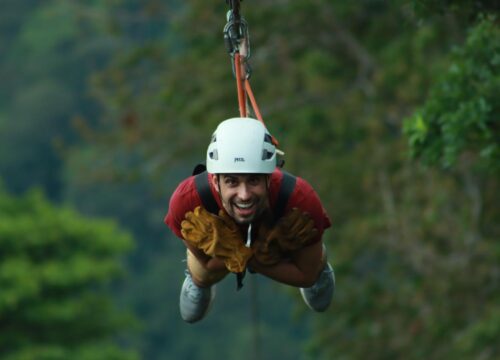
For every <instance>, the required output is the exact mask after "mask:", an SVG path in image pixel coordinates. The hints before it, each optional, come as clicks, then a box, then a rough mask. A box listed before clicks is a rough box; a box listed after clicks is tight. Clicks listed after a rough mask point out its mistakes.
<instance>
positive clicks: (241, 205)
mask: <svg viewBox="0 0 500 360" xmlns="http://www.w3.org/2000/svg"><path fill="white" fill-rule="evenodd" d="M236 206H237V207H239V208H241V209H248V208H251V207H252V206H253V203H249V204H236Z"/></svg>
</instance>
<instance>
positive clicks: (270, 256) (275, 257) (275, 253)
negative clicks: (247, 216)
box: [252, 223, 282, 265]
mask: <svg viewBox="0 0 500 360" xmlns="http://www.w3.org/2000/svg"><path fill="white" fill-rule="evenodd" d="M270 231H271V229H270V227H269V225H268V224H266V223H262V224H260V225H259V230H258V232H257V237H256V238H255V241H254V242H253V243H252V249H253V255H254V257H255V259H256V260H257V261H258V262H259V263H261V264H262V265H274V264H277V263H278V262H279V261H280V260H281V258H282V253H281V249H280V247H279V244H278V242H276V241H272V240H273V239H270V238H269V237H268V236H269V232H270Z"/></svg>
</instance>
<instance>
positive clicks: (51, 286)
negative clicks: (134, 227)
mask: <svg viewBox="0 0 500 360" xmlns="http://www.w3.org/2000/svg"><path fill="white" fill-rule="evenodd" d="M130 245H131V239H130V237H129V235H127V234H125V233H123V232H121V231H119V230H118V229H117V227H116V225H115V224H114V223H112V222H110V221H103V220H91V219H84V218H82V217H81V216H80V215H78V214H77V213H76V212H74V211H72V210H70V209H68V208H56V207H54V206H53V205H51V204H50V203H48V202H47V200H46V199H45V198H44V197H43V196H42V195H41V193H40V192H31V193H29V194H27V195H26V196H24V197H22V198H14V197H11V196H8V195H7V194H6V193H5V192H4V191H2V192H0V254H1V255H0V258H1V259H0V288H1V289H2V291H1V292H0V354H1V357H2V358H5V359H34V358H36V359H67V358H73V359H110V358H115V359H118V358H120V359H125V358H133V356H132V355H127V354H126V353H125V352H124V351H123V350H120V349H119V348H117V347H116V346H115V345H113V343H112V336H113V335H114V334H115V333H116V332H117V330H118V329H120V328H121V327H123V326H126V325H127V323H128V322H129V321H128V320H126V317H124V315H122V314H120V313H118V312H117V311H116V309H115V308H114V306H113V304H112V303H111V302H110V297H109V295H107V293H106V292H107V291H108V290H106V289H107V288H108V287H109V285H110V284H111V281H113V280H114V279H116V278H117V277H118V276H121V275H123V265H122V264H121V261H120V256H121V255H122V254H123V253H124V252H125V251H128V250H130Z"/></svg>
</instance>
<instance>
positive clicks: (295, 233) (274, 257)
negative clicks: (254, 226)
mask: <svg viewBox="0 0 500 360" xmlns="http://www.w3.org/2000/svg"><path fill="white" fill-rule="evenodd" d="M317 235H318V230H317V229H315V228H314V220H313V219H312V218H311V217H310V216H309V215H308V214H307V213H304V212H301V211H300V210H299V209H297V208H293V209H292V210H291V211H290V212H289V213H288V214H286V215H285V216H283V217H282V218H281V219H280V220H279V221H278V223H277V224H276V225H275V226H274V227H273V228H270V227H269V225H268V224H266V223H265V222H264V223H262V224H260V226H259V230H258V233H257V238H256V240H255V241H254V242H253V244H252V249H253V250H254V258H255V260H257V261H258V262H259V263H260V264H262V265H274V264H277V263H278V262H279V261H280V260H281V259H282V258H283V253H285V252H289V251H294V250H298V249H300V248H302V247H304V246H305V245H307V244H308V243H309V242H310V241H311V240H313V239H314V238H315V237H316V236H317Z"/></svg>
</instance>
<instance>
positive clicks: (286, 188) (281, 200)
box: [274, 170, 297, 219]
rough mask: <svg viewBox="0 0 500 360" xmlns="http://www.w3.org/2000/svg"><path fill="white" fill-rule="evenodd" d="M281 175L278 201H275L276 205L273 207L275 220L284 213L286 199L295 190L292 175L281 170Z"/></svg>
mask: <svg viewBox="0 0 500 360" xmlns="http://www.w3.org/2000/svg"><path fill="white" fill-rule="evenodd" d="M281 172H282V173H283V179H282V180H281V185H280V190H279V192H278V199H277V200H276V205H275V206H274V215H275V218H276V219H279V218H280V217H282V216H283V215H284V213H285V207H286V204H287V203H288V199H289V198H290V195H291V194H292V192H293V189H295V183H296V182H297V178H296V177H295V176H293V175H292V174H290V173H288V172H286V171H284V170H281Z"/></svg>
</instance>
